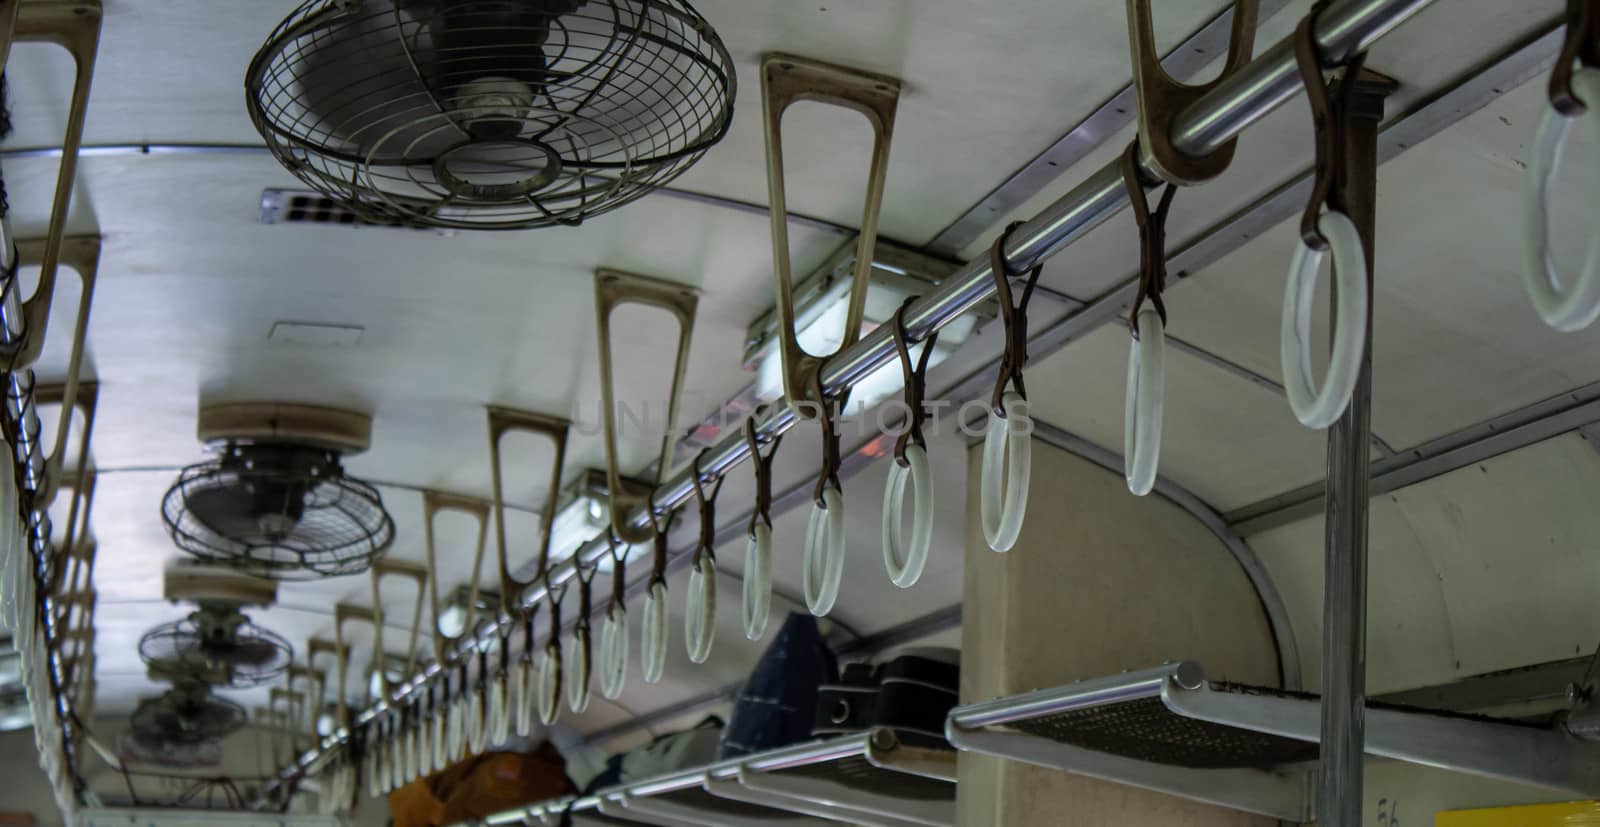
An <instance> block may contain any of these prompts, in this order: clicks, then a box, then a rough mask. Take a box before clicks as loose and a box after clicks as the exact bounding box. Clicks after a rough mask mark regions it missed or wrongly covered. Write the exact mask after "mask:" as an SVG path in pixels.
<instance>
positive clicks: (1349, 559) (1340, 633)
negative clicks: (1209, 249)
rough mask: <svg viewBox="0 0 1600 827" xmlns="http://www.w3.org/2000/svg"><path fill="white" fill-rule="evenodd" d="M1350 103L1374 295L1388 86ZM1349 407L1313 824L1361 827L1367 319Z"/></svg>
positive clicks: (1328, 561) (1334, 534) (1346, 187)
mask: <svg viewBox="0 0 1600 827" xmlns="http://www.w3.org/2000/svg"><path fill="white" fill-rule="evenodd" d="M1363 75H1367V76H1369V77H1364V78H1363V79H1362V80H1361V81H1360V82H1359V84H1358V86H1357V87H1356V91H1355V94H1354V95H1353V96H1352V97H1351V100H1350V118H1349V121H1348V128H1347V129H1346V132H1345V134H1346V146H1345V152H1346V153H1347V154H1346V158H1347V161H1346V168H1345V169H1346V175H1345V176H1344V181H1343V184H1342V185H1341V190H1340V192H1339V196H1340V200H1341V201H1342V203H1343V204H1344V208H1345V212H1346V214H1348V215H1349V216H1350V219H1351V220H1352V221H1353V222H1355V225H1356V228H1357V229H1358V230H1359V231H1360V232H1361V237H1362V239H1363V241H1364V242H1365V243H1364V244H1363V245H1362V247H1363V249H1364V250H1365V252H1366V256H1367V295H1368V296H1369V297H1372V296H1373V290H1372V285H1373V278H1372V274H1373V264H1374V255H1373V246H1374V242H1375V238H1374V235H1375V232H1374V230H1375V229H1376V225H1377V211H1376V208H1375V204H1376V200H1377V189H1378V157H1377V155H1378V124H1379V123H1380V122H1381V121H1382V120H1383V99H1384V97H1385V96H1386V95H1388V94H1389V92H1391V91H1393V89H1394V84H1393V82H1392V81H1389V80H1387V79H1386V78H1382V77H1381V76H1378V75H1374V74H1372V73H1367V72H1364V73H1363ZM1362 354H1363V355H1362V363H1361V373H1360V377H1359V378H1358V379H1357V380H1356V387H1355V392H1354V393H1353V394H1352V395H1351V397H1350V407H1349V409H1348V410H1346V411H1345V414H1344V416H1343V417H1341V418H1340V419H1339V421H1338V422H1335V423H1334V424H1333V426H1332V427H1330V428H1329V429H1328V484H1327V494H1326V497H1325V500H1324V508H1325V517H1324V522H1323V526H1324V532H1325V534H1324V540H1325V543H1326V546H1325V549H1326V551H1325V560H1324V567H1323V604H1322V783H1321V785H1320V787H1319V788H1318V794H1317V795H1318V801H1317V822H1318V823H1319V824H1321V825H1322V826H1323V827H1361V811H1362V791H1361V782H1362V770H1363V767H1362V758H1363V755H1364V745H1365V740H1366V704H1367V497H1368V493H1367V483H1368V478H1369V472H1368V468H1367V465H1368V462H1367V461H1368V456H1369V451H1370V448H1369V446H1370V445H1371V444H1372V311H1371V304H1370V303H1369V305H1368V312H1367V332H1366V346H1365V348H1363V351H1362Z"/></svg>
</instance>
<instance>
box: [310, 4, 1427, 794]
mask: <svg viewBox="0 0 1600 827" xmlns="http://www.w3.org/2000/svg"><path fill="white" fill-rule="evenodd" d="M1432 2H1433V0H1335V1H1334V2H1333V3H1331V4H1330V5H1329V6H1328V7H1327V9H1326V10H1325V11H1323V12H1322V13H1321V14H1320V15H1319V16H1318V18H1317V23H1316V30H1315V36H1316V41H1317V45H1318V46H1319V48H1320V50H1321V52H1322V54H1323V56H1324V57H1325V58H1327V59H1329V60H1330V61H1337V60H1339V59H1341V58H1344V57H1346V56H1349V55H1353V54H1357V53H1360V52H1363V51H1366V50H1367V49H1369V48H1370V47H1371V46H1372V45H1373V44H1374V43H1376V42H1377V41H1378V40H1380V39H1382V38H1383V37H1384V36H1385V35H1387V34H1389V33H1390V32H1392V31H1393V30H1394V29H1395V28H1397V27H1398V26H1400V25H1401V24H1402V23H1404V22H1405V21H1407V20H1409V19H1411V18H1412V17H1413V16H1415V15H1416V14H1417V13H1419V12H1421V11H1422V10H1423V9H1425V8H1427V7H1428V6H1429V5H1430V4H1431V3H1432ZM1302 88H1303V86H1302V82H1301V80H1300V76H1299V73H1298V69H1297V67H1296V64H1295V58H1294V54H1293V47H1292V43H1291V41H1290V40H1289V39H1285V40H1283V41H1280V42H1279V43H1277V44H1276V45H1274V46H1273V47H1271V48H1270V49H1268V50H1267V51H1265V52H1264V53H1262V54H1261V55H1260V56H1259V57H1257V58H1256V59H1255V60H1254V61H1252V62H1251V63H1250V64H1249V65H1248V66H1246V67H1245V68H1243V69H1241V70H1240V71H1239V72H1237V73H1236V74H1234V75H1233V76H1231V77H1230V78H1229V79H1228V80H1226V81H1225V82H1223V83H1221V84H1219V85H1218V86H1217V87H1216V88H1215V89H1214V90H1213V91H1211V92H1210V93H1209V94H1207V95H1205V96H1204V97H1203V98H1201V99H1200V100H1198V101H1196V102H1195V103H1194V104H1193V105H1191V106H1189V107H1188V108H1186V109H1185V110H1184V111H1183V112H1182V113H1181V114H1180V115H1179V117H1178V118H1177V119H1176V121H1175V126H1174V129H1175V133H1176V134H1174V135H1173V136H1172V140H1173V143H1174V145H1176V146H1177V147H1178V148H1180V149H1181V150H1183V151H1184V152H1187V153H1191V154H1194V155H1203V154H1205V153H1207V152H1209V151H1211V150H1213V149H1215V148H1217V147H1218V146H1219V145H1221V144H1223V143H1226V142H1227V141H1228V140H1230V139H1232V138H1234V137H1236V136H1238V135H1239V134H1240V133H1241V132H1243V131H1244V130H1245V129H1246V128H1247V127H1249V126H1251V125H1252V124H1254V123H1256V122H1257V121H1259V120H1261V119H1262V118H1263V117H1265V116H1266V115H1267V114H1268V113H1269V112H1271V111H1272V110H1274V109H1276V108H1277V107H1278V106H1279V105H1281V104H1283V103H1284V102H1286V101H1288V100H1289V99H1291V98H1292V97H1294V96H1295V95H1297V94H1299V93H1300V91H1301V90H1302ZM1140 175H1141V178H1142V179H1143V181H1144V183H1145V185H1146V186H1154V185H1156V184H1158V183H1159V182H1160V180H1161V179H1160V178H1159V176H1158V175H1157V174H1156V173H1155V172H1154V171H1153V170H1152V169H1151V168H1150V165H1149V164H1148V163H1141V165H1140ZM1128 203H1129V202H1128V193H1127V190H1126V188H1125V185H1124V183H1123V178H1122V173H1121V171H1120V169H1119V165H1118V163H1116V162H1113V163H1110V164H1107V165H1106V166H1105V167H1103V168H1101V169H1100V170H1099V171H1097V172H1095V173H1094V174H1092V175H1090V176H1088V177H1087V178H1086V179H1085V180H1084V181H1083V182H1082V183H1080V184H1078V186H1076V187H1074V188H1073V189H1072V190H1071V191H1070V192H1068V193H1067V194H1066V195H1063V196H1062V197H1061V198H1059V199H1057V200H1056V201H1055V202H1053V203H1052V204H1050V206H1048V207H1046V208H1045V209H1044V210H1043V211H1042V212H1040V213H1039V214H1038V215H1036V216H1034V217H1033V218H1032V219H1030V220H1029V221H1027V222H1025V223H1024V224H1022V225H1021V226H1020V227H1018V228H1017V229H1016V230H1015V231H1014V232H1012V233H1011V235H1010V237H1009V239H1008V240H1007V243H1006V245H1005V249H1004V254H1005V260H1006V261H1008V262H1009V263H1010V264H1011V266H1012V267H1014V268H1016V269H1017V270H1018V271H1026V270H1027V269H1029V268H1031V267H1033V266H1034V265H1035V264H1038V263H1039V262H1042V261H1043V260H1044V259H1046V258H1048V257H1050V256H1052V255H1055V254H1056V253H1059V252H1061V251H1062V250H1064V249H1066V247H1068V246H1069V245H1071V244H1072V243H1073V242H1076V241H1077V240H1079V239H1080V238H1082V237H1083V236H1084V235H1086V234H1087V233H1088V232H1089V231H1090V230H1092V229H1094V228H1095V227H1097V226H1099V225H1100V224H1101V223H1103V222H1105V221H1106V220H1108V219H1110V218H1111V217H1112V216H1114V215H1116V214H1117V213H1118V212H1120V211H1121V210H1122V209H1124V208H1125V207H1127V205H1128ZM994 292H995V286H994V277H993V274H992V271H991V270H990V265H989V260H988V258H987V257H980V258H979V259H978V260H975V261H973V262H971V263H968V264H967V265H966V266H964V267H962V268H961V269H960V270H958V271H956V272H955V273H954V274H952V275H951V276H950V277H949V278H947V279H946V280H944V281H943V282H941V283H940V285H939V286H938V287H937V288H936V289H935V290H933V291H932V292H931V293H929V294H928V295H926V296H924V297H922V298H921V299H919V300H917V301H916V302H915V303H913V304H912V305H911V307H910V308H909V309H908V310H907V311H906V314H905V330H906V335H907V340H908V342H911V343H917V342H921V341H922V340H923V339H925V338H926V337H927V336H929V335H930V334H932V333H934V332H936V331H938V330H939V329H940V328H942V327H944V326H945V325H947V324H949V323H951V322H952V321H954V320H956V319H957V318H959V317H960V316H962V315H963V314H965V313H967V312H968V311H970V310H972V309H973V308H975V307H977V306H978V305H979V304H980V303H982V302H983V301H985V300H987V299H989V298H991V297H992V296H993V295H994ZM895 358H896V350H895V345H894V340H893V335H892V333H891V331H890V330H889V329H888V328H887V327H880V328H878V329H877V330H874V331H873V332H872V333H870V334H868V335H866V336H864V337H862V338H861V339H860V340H859V341H857V342H856V343H855V344H854V345H852V346H851V347H850V348H848V349H846V350H844V351H842V352H841V353H839V354H838V355H837V356H836V357H834V358H833V359H830V360H829V361H828V362H827V364H826V365H824V366H823V369H822V371H821V381H822V384H823V387H824V389H825V390H826V391H827V393H828V394H830V395H833V394H836V393H838V392H841V391H843V390H845V389H847V388H849V387H852V386H854V385H855V384H857V383H858V382H860V381H861V380H862V379H864V378H866V377H867V376H869V375H871V374H872V373H873V372H874V371H875V370H877V369H878V368H879V367H881V366H883V365H885V364H888V363H889V362H891V361H892V360H894V359H895ZM789 402H790V401H789V400H788V399H787V398H785V399H783V400H780V401H779V403H777V404H774V405H772V406H770V408H769V413H768V414H767V415H766V417H765V418H763V419H762V420H761V421H759V422H758V423H757V424H756V428H757V431H758V433H759V434H761V435H763V436H776V435H778V434H782V433H784V432H786V431H788V430H789V429H790V428H792V427H794V426H795V425H796V424H797V423H798V422H799V417H798V415H797V414H796V412H795V410H794V408H793V407H792V405H791V404H789ZM747 459H749V448H748V446H747V444H746V441H745V439H744V435H743V433H742V432H740V433H735V434H732V435H730V436H729V437H728V438H726V439H724V440H723V441H722V442H721V443H719V444H718V445H716V446H715V447H713V448H711V449H710V450H708V451H707V452H706V453H705V454H704V458H703V460H702V462H701V471H702V472H704V473H706V474H708V475H723V474H726V473H727V472H728V471H730V470H731V469H733V468H734V467H735V466H737V465H739V464H740V463H742V462H744V461H745V460H747ZM693 492H694V485H693V474H692V473H686V472H685V473H679V474H677V475H675V476H674V477H673V478H672V479H671V480H669V481H668V482H665V483H663V484H662V485H661V486H659V487H658V488H657V489H656V492H655V496H654V500H653V501H654V504H655V507H656V508H658V509H663V510H666V509H674V508H677V507H678V506H680V505H682V504H684V503H686V502H688V501H689V499H690V497H692V496H693ZM650 519H651V515H650V512H649V510H648V509H637V510H635V511H634V513H632V514H630V515H629V521H630V523H631V524H633V525H635V526H638V527H640V528H641V530H642V529H643V527H645V526H647V525H649V523H650ZM605 554H607V546H606V542H605V540H604V538H596V539H595V540H594V541H592V542H590V543H588V544H586V545H585V546H583V547H582V548H581V549H579V550H578V552H577V553H576V554H575V555H574V556H573V557H572V558H571V559H569V560H568V561H566V562H565V563H563V564H562V565H561V566H559V567H555V568H553V569H551V572H550V578H549V583H550V585H553V586H556V587H559V586H560V585H561V584H562V583H564V582H566V581H567V580H569V579H571V578H572V577H573V576H574V574H575V573H576V571H577V569H578V567H579V566H584V567H587V566H590V565H593V564H594V563H596V562H597V561H598V560H599V559H600V558H601V557H602V556H604V555H605ZM545 588H546V584H544V583H538V584H535V585H532V586H530V587H529V588H528V589H526V590H525V591H524V592H523V594H522V595H521V599H522V603H523V605H534V604H536V603H538V602H539V601H540V600H542V599H544V595H545ZM511 622H512V619H511V618H510V617H509V616H508V615H505V614H502V615H501V617H500V618H498V619H497V620H496V622H494V623H491V624H487V625H485V626H484V627H481V628H480V631H479V633H478V634H479V635H480V636H488V637H493V636H498V635H499V634H500V632H501V629H502V627H504V626H507V625H509V624H510V623H511ZM477 642H478V641H477V640H465V641H462V643H461V649H462V651H463V652H464V651H466V650H468V649H470V648H471V647H472V646H475V645H476V644H477ZM443 672H444V665H443V664H441V663H435V664H430V665H429V666H428V667H427V668H426V669H424V670H422V672H421V673H420V674H418V675H416V676H414V677H413V678H412V679H411V680H410V681H408V682H407V683H406V684H405V685H403V686H402V687H400V688H399V691H398V692H397V693H396V695H395V696H394V700H393V701H391V702H386V703H380V704H377V705H374V706H373V707H371V708H369V709H368V710H366V711H365V712H363V713H362V714H361V715H360V716H359V718H358V719H357V721H356V726H364V725H366V724H367V723H369V722H370V721H372V720H374V719H376V718H377V717H378V716H379V715H381V714H382V713H383V712H385V711H386V710H387V709H388V708H389V706H390V705H391V704H392V703H397V702H404V701H405V700H406V699H407V698H409V697H410V696H412V695H414V694H415V693H417V692H419V691H421V690H422V689H423V688H424V687H426V686H427V685H428V684H429V683H430V682H432V681H434V680H437V679H438V676H439V675H440V674H442V673H443ZM349 736H350V734H349V733H338V734H335V735H334V736H330V737H328V738H326V739H324V740H323V742H322V744H321V745H320V746H319V748H318V749H315V750H312V751H309V752H307V753H306V754H304V755H302V756H300V757H299V758H298V759H296V761H295V762H294V763H293V764H291V765H290V766H289V767H286V768H284V770H283V771H282V772H281V773H280V774H279V779H280V781H284V780H287V779H289V778H292V777H295V776H296V775H298V774H301V773H304V772H306V771H307V770H309V769H311V768H313V767H314V766H316V765H317V764H319V763H320V762H321V761H322V760H323V759H324V758H325V757H326V755H327V753H328V752H330V751H331V750H333V749H335V748H336V747H338V746H339V745H340V744H342V743H343V742H344V741H345V740H348V738H349Z"/></svg>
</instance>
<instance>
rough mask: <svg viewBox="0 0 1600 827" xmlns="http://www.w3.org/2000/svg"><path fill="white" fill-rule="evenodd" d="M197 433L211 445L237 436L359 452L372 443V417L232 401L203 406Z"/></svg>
mask: <svg viewBox="0 0 1600 827" xmlns="http://www.w3.org/2000/svg"><path fill="white" fill-rule="evenodd" d="M195 433H196V435H197V436H198V437H199V438H200V441H201V442H204V443H206V444H208V445H209V444H212V443H219V442H229V441H234V440H249V441H256V442H291V443H297V444H303V445H311V446H315V447H318V448H324V449H327V450H330V451H335V452H338V453H340V454H358V453H361V452H362V451H365V450H367V447H368V446H369V445H371V444H372V417H371V416H368V415H367V414H363V413H357V412H354V411H345V410H339V409H337V408H325V407H321V406H318V405H296V404H288V403H278V402H229V403H223V404H216V405H206V406H204V407H202V408H201V409H200V419H199V422H198V424H197V425H196V426H195Z"/></svg>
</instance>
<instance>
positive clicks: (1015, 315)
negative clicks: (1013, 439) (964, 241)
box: [924, 221, 1044, 419]
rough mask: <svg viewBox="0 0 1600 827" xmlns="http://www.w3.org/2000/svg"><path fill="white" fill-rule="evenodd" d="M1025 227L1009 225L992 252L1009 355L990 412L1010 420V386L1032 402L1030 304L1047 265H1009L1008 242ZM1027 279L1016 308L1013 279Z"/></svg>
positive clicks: (1016, 223) (1017, 223)
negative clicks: (1026, 373) (1026, 378)
mask: <svg viewBox="0 0 1600 827" xmlns="http://www.w3.org/2000/svg"><path fill="white" fill-rule="evenodd" d="M1022 223H1023V222H1021V221H1013V222H1011V223H1010V224H1009V225H1007V226H1006V229H1005V231H1004V232H1002V233H1000V237H999V238H997V239H995V240H994V246H993V247H991V248H989V269H990V271H992V272H993V273H994V290H995V298H996V299H997V300H998V301H999V302H1000V324H1001V326H1002V327H1004V328H1005V330H1004V331H1002V334H1003V335H1004V336H1005V338H1006V348H1005V353H1003V354H1002V355H1001V357H1000V374H999V376H998V377H996V379H995V382H994V393H993V394H992V395H991V396H990V397H989V408H990V410H992V411H993V412H994V415H995V416H998V417H1000V418H1001V419H1005V417H1006V409H1005V404H1004V397H1005V395H1006V386H1007V385H1010V386H1011V389H1012V390H1014V391H1016V392H1017V395H1018V396H1020V397H1022V398H1023V399H1027V398H1028V389H1027V386H1026V385H1025V384H1023V381H1022V369H1023V368H1024V367H1026V366H1027V364H1028V302H1030V301H1031V300H1032V299H1033V288H1034V285H1036V284H1038V283H1039V274H1040V273H1041V272H1042V271H1043V270H1044V265H1043V264H1042V263H1040V264H1035V265H1033V267H1032V268H1030V269H1028V270H1027V271H1026V273H1024V272H1023V271H1020V270H1013V269H1012V268H1011V264H1010V262H1008V261H1006V242H1007V241H1009V240H1010V239H1011V233H1012V232H1014V231H1015V230H1016V229H1017V228H1018V227H1020V226H1022ZM1023 275H1026V276H1027V280H1026V281H1025V282H1024V285H1023V288H1022V301H1021V302H1018V303H1017V304H1016V305H1015V306H1013V304H1012V299H1011V279H1013V278H1017V277H1019V276H1023ZM930 341H931V339H930ZM930 350H931V347H930ZM924 358H926V354H924Z"/></svg>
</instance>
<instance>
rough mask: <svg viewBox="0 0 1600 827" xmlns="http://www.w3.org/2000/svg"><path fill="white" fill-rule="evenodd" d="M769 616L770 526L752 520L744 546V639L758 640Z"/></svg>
mask: <svg viewBox="0 0 1600 827" xmlns="http://www.w3.org/2000/svg"><path fill="white" fill-rule="evenodd" d="M771 614H772V527H771V526H769V525H767V524H766V522H765V521H762V520H757V521H756V530H755V532H754V533H753V534H751V535H750V539H749V541H748V542H746V543H745V546H744V636H745V638H747V639H749V640H760V639H761V636H762V635H763V634H765V633H766V631H767V618H768V617H769V616H770V615H771Z"/></svg>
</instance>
